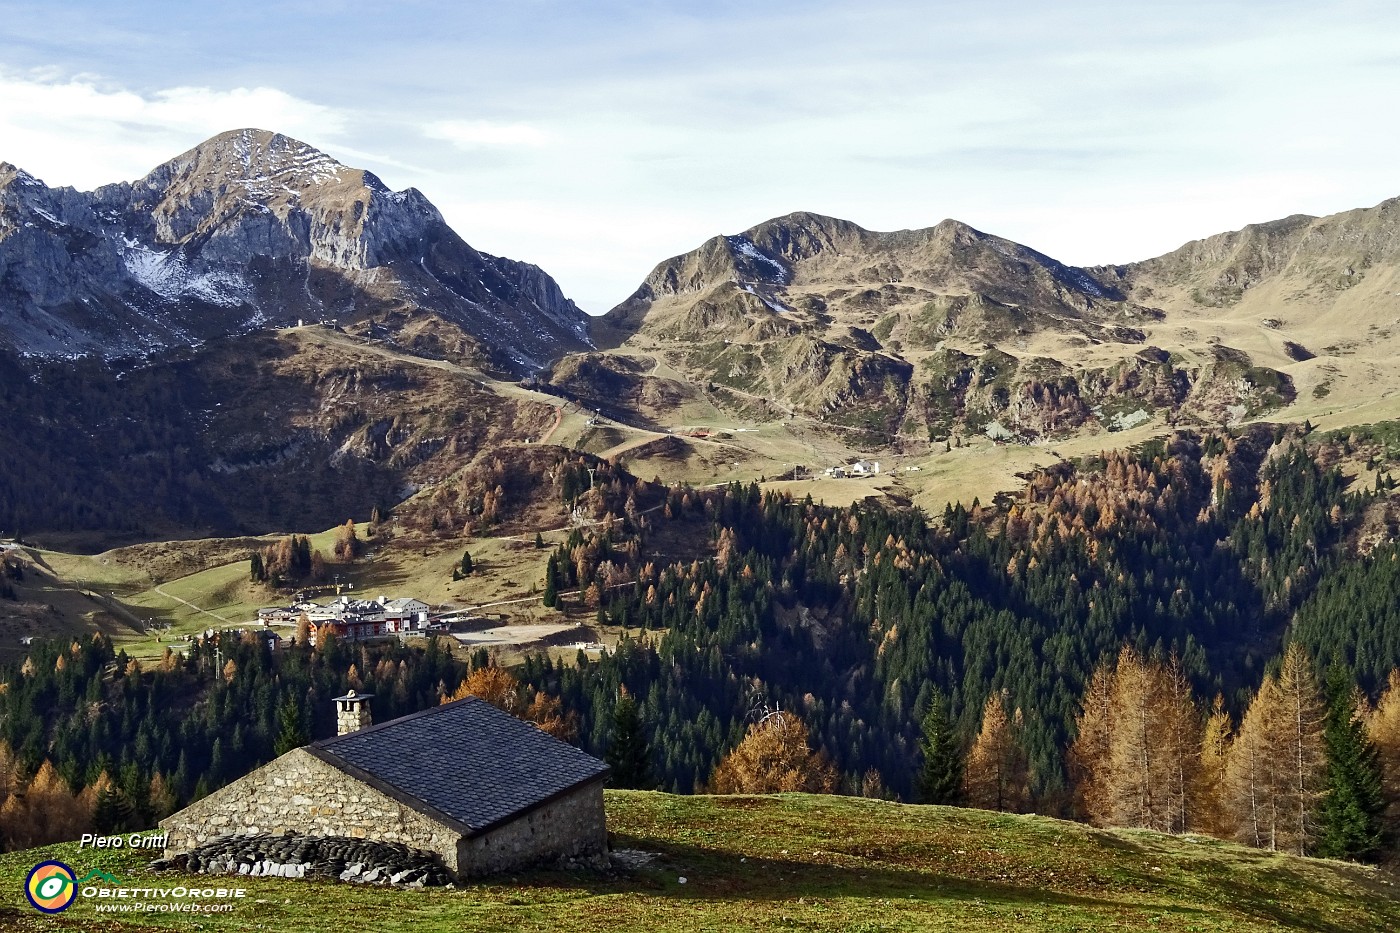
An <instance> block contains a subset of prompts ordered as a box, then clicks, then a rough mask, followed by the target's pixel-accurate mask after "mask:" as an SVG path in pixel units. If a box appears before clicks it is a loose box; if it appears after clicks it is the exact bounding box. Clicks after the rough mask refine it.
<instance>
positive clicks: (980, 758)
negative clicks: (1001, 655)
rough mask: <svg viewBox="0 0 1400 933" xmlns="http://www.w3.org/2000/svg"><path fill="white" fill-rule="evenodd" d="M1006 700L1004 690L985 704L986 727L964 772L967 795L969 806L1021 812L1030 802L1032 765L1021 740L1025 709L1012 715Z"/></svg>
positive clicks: (973, 745) (974, 744)
mask: <svg viewBox="0 0 1400 933" xmlns="http://www.w3.org/2000/svg"><path fill="white" fill-rule="evenodd" d="M1006 701H1007V695H1006V691H1005V690H1002V691H999V692H996V693H993V694H992V695H991V696H989V697H987V702H986V703H985V704H984V705H983V707H982V727H981V729H979V730H978V732H977V740H976V741H975V742H973V743H972V750H971V751H970V752H968V754H967V766H966V769H965V770H964V772H963V797H964V800H965V801H966V803H967V805H968V806H969V807H976V808H978V809H981V810H1003V811H1009V812H1012V813H1017V812H1020V811H1022V810H1024V809H1026V807H1028V806H1029V805H1030V783H1029V772H1030V766H1029V763H1028V761H1027V757H1026V751H1025V748H1024V747H1023V746H1022V744H1021V729H1022V717H1021V711H1020V709H1017V710H1016V711H1015V712H1014V713H1012V714H1010V715H1008V714H1007V711H1006Z"/></svg>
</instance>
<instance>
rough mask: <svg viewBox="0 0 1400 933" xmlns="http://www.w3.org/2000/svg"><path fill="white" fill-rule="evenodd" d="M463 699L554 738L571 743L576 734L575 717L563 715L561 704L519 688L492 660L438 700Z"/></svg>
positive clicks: (546, 696) (525, 688)
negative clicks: (487, 705) (488, 706)
mask: <svg viewBox="0 0 1400 933" xmlns="http://www.w3.org/2000/svg"><path fill="white" fill-rule="evenodd" d="M527 694H528V699H527V698H526V695H527ZM467 697H476V698H477V699H479V700H485V701H486V702H487V703H490V704H491V705H492V706H494V707H496V708H497V709H501V710H505V711H506V712H507V713H510V714H511V715H512V716H515V717H517V718H519V719H523V720H525V721H526V722H530V723H534V724H535V725H536V726H538V727H539V728H540V729H541V730H542V731H544V732H547V733H549V734H550V735H552V736H554V737H555V738H556V739H562V740H563V741H565V742H572V741H573V740H574V738H575V737H576V736H577V735H578V719H577V717H576V716H574V714H573V713H565V712H564V704H563V703H562V702H560V700H559V698H558V697H555V696H550V695H549V694H548V693H545V692H544V691H543V690H535V689H533V688H531V687H524V686H522V685H521V683H520V681H518V680H516V679H515V676H514V675H513V674H511V672H510V671H508V670H506V669H505V668H503V667H499V666H497V664H496V662H495V661H494V660H493V661H492V662H491V663H489V664H487V665H486V666H485V667H478V668H477V669H476V670H474V671H472V672H471V673H470V674H468V675H467V676H466V678H465V679H464V680H463V681H462V683H461V684H460V685H459V686H458V687H457V689H456V690H455V691H454V692H453V693H452V694H451V695H449V696H444V697H443V698H442V702H443V703H444V704H445V703H454V702H456V701H457V700H464V699H466V698H467Z"/></svg>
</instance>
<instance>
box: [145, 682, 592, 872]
mask: <svg viewBox="0 0 1400 933" xmlns="http://www.w3.org/2000/svg"><path fill="white" fill-rule="evenodd" d="M334 702H335V703H336V706H337V723H338V726H339V728H340V730H341V734H340V735H337V736H336V737H335V738H332V739H325V740H322V741H320V742H314V743H312V744H311V745H307V746H305V747H303V748H299V749H295V750H294V751H290V752H288V753H287V754H285V755H283V756H282V757H280V758H278V759H277V760H275V761H273V762H271V763H270V764H267V765H264V766H263V767H261V768H259V769H258V770H256V771H254V772H252V773H251V774H248V775H245V776H244V777H242V778H240V779H239V780H237V781H234V782H233V783H232V784H229V785H227V786H225V787H223V788H221V789H219V790H217V791H215V792H214V793H212V794H210V795H209V796H208V797H205V798H204V799H203V800H199V801H196V802H195V803H193V804H191V805H190V806H188V807H186V808H185V809H184V810H181V811H180V812H178V813H176V814H174V815H172V816H169V817H167V818H166V819H164V820H161V823H160V825H161V828H162V829H165V830H167V831H168V832H169V838H168V841H167V844H166V852H167V854H178V853H181V852H188V851H190V850H191V849H194V848H196V847H198V846H200V845H203V844H204V843H206V842H208V841H210V840H212V839H215V838H217V837H220V836H225V835H229V834H245V835H257V834H259V833H288V832H289V833H293V834H296V835H301V836H311V837H322V836H349V837H354V838H359V839H371V840H375V841H380V842H390V843H402V844H404V845H406V846H408V847H410V848H413V849H418V850H422V851H426V852H432V853H436V854H437V855H439V856H441V857H442V860H443V863H444V864H445V865H446V867H447V868H448V869H449V870H450V871H452V872H455V873H456V875H457V876H458V877H459V878H469V877H475V876H480V875H486V874H490V873H492V872H497V871H507V870H510V869H514V868H521V867H525V866H528V865H532V864H539V863H543V862H548V861H553V860H556V859H559V858H580V859H589V858H592V857H597V856H601V855H602V854H603V853H604V852H605V850H606V847H607V829H606V826H605V823H604V816H603V783H604V781H605V780H606V779H607V776H608V770H609V769H608V766H607V765H606V764H604V763H603V762H601V761H599V760H598V759H596V758H594V757H592V756H591V755H587V754H585V753H583V752H581V751H579V750H578V749H576V748H574V747H573V746H572V745H569V744H567V743H565V742H561V741H559V740H558V739H556V738H554V737H553V736H550V735H548V734H546V733H544V732H542V731H540V730H539V729H538V728H536V727H535V726H534V725H532V724H530V723H527V722H523V721H522V720H519V719H516V718H515V717H514V716H511V715H510V714H509V713H505V712H502V711H501V710H499V709H497V708H496V707H494V706H492V705H490V704H489V703H486V702H484V701H482V700H479V699H477V698H475V697H468V698H467V699H465V700H459V701H457V702H455V703H449V704H447V705H446V706H438V707H434V708H432V709H428V710H424V711H423V712H420V713H414V714H412V715H410V716H404V717H402V718H400V719H395V720H392V721H390V722H386V723H382V724H380V725H377V726H367V727H366V728H361V726H362V725H366V724H367V723H368V721H369V718H368V709H369V705H368V696H366V695H364V694H359V695H357V694H355V693H354V691H351V692H350V693H349V694H347V695H346V696H343V697H337V698H336V699H335V701H334Z"/></svg>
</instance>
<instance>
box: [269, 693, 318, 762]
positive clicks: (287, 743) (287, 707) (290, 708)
mask: <svg viewBox="0 0 1400 933" xmlns="http://www.w3.org/2000/svg"><path fill="white" fill-rule="evenodd" d="M277 730H278V731H277V740H276V741H275V742H274V743H273V745H272V751H273V754H275V755H279V756H280V755H285V754H287V752H289V751H291V750H292V749H294V748H301V747H302V746H303V745H305V744H306V743H307V742H308V741H309V739H308V738H307V735H306V728H305V727H304V726H303V725H302V721H301V708H300V707H299V706H298V705H297V703H296V701H295V700H283V701H282V705H281V707H279V708H278V710H277Z"/></svg>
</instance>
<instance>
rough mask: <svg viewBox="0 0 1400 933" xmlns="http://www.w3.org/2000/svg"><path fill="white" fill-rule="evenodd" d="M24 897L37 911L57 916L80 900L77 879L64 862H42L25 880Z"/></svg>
mask: <svg viewBox="0 0 1400 933" xmlns="http://www.w3.org/2000/svg"><path fill="white" fill-rule="evenodd" d="M24 896H25V897H27V898H29V903H30V904H32V905H33V906H34V909H35V910H38V911H42V912H43V913H46V914H56V913H59V912H60V911H64V910H67V909H68V908H69V907H70V906H71V905H72V903H73V902H74V901H75V900H77V899H78V884H77V878H76V877H75V876H74V874H73V869H71V868H69V867H68V866H67V865H65V864H63V863H62V862H40V863H39V864H38V865H35V866H34V867H33V868H32V869H31V870H30V872H29V877H27V878H25V879H24Z"/></svg>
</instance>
